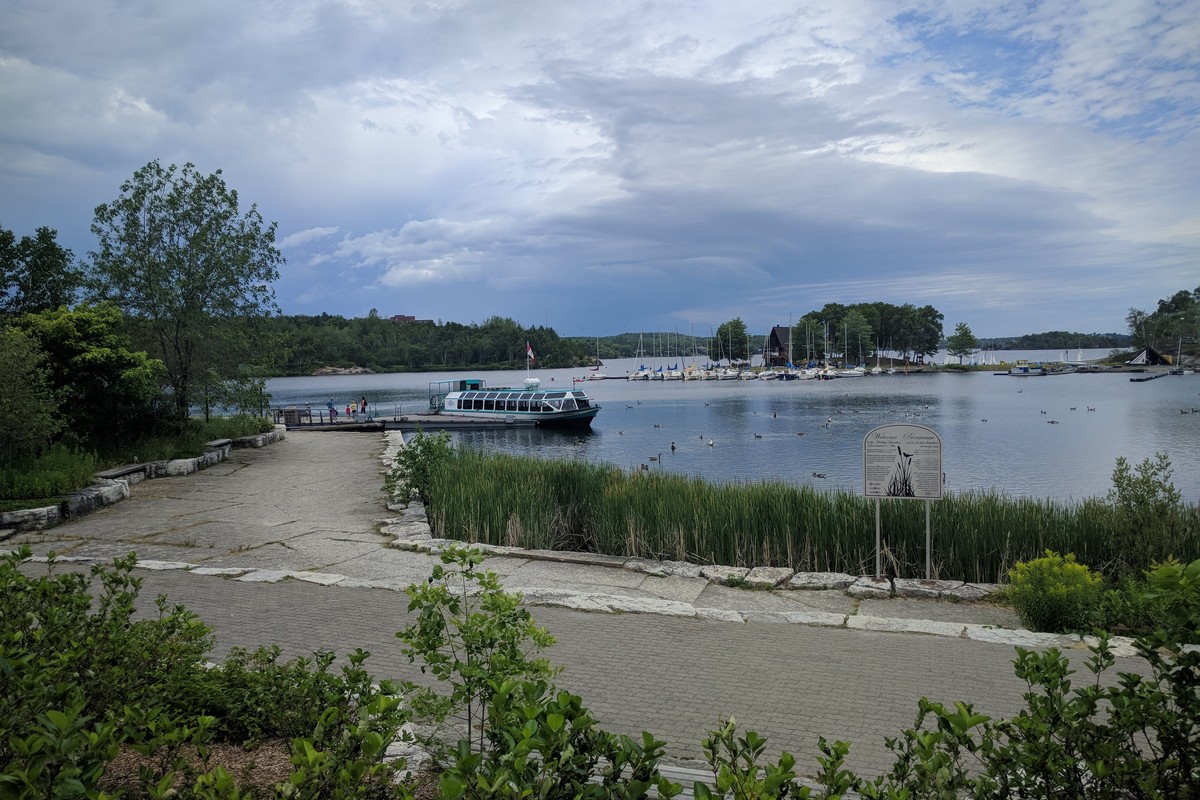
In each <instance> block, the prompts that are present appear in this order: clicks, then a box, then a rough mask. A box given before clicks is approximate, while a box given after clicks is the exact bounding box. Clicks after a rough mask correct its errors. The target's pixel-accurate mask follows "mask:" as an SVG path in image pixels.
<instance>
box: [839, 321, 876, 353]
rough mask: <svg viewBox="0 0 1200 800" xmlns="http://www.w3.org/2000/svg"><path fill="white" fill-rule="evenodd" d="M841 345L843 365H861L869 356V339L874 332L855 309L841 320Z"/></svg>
mask: <svg viewBox="0 0 1200 800" xmlns="http://www.w3.org/2000/svg"><path fill="white" fill-rule="evenodd" d="M841 334H842V336H841V345H842V348H841V349H842V354H843V360H844V361H845V363H847V364H850V363H855V364H862V363H863V362H864V360H865V359H866V357H867V356H869V355H870V354H871V339H872V337H874V335H875V331H873V330H872V329H871V323H870V322H869V321H868V320H867V317H866V315H865V314H863V313H862V312H861V311H859V310H858V309H857V308H853V309H851V310H850V311H848V312H846V316H845V317H844V318H843V319H842V330H841Z"/></svg>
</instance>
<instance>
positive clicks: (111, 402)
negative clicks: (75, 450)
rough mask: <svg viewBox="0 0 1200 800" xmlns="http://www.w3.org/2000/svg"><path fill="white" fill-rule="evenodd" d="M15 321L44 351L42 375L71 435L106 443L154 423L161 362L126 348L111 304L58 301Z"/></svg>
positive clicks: (143, 430) (134, 434)
mask: <svg viewBox="0 0 1200 800" xmlns="http://www.w3.org/2000/svg"><path fill="white" fill-rule="evenodd" d="M18 325H19V326H20V327H21V328H22V329H23V330H25V331H26V332H27V333H28V334H29V335H30V336H31V337H32V338H33V340H34V341H36V342H37V343H38V346H39V347H40V348H41V350H42V351H43V352H45V353H46V356H47V363H46V374H47V381H48V384H49V386H50V387H51V390H52V392H53V393H54V395H55V396H57V397H58V399H59V401H60V402H61V404H62V412H61V414H62V419H63V421H64V423H65V425H66V427H67V429H68V430H69V431H70V432H71V433H72V435H74V436H75V437H77V438H79V439H82V440H85V441H86V442H87V443H88V444H89V445H91V446H93V447H101V448H107V447H111V446H116V445H118V444H120V443H123V442H127V441H130V440H132V439H135V438H137V437H138V436H141V435H143V434H145V433H149V432H151V431H152V430H154V429H155V428H156V427H157V426H158V423H159V422H160V421H161V419H162V408H161V399H162V386H163V380H164V369H163V364H162V362H161V361H158V360H157V359H152V358H150V357H149V356H147V355H146V353H144V352H135V351H133V350H130V349H129V340H128V337H127V336H126V335H125V334H124V332H123V325H122V317H121V312H120V311H119V310H118V309H117V308H116V307H115V306H112V305H100V306H89V305H82V306H80V307H78V308H75V309H73V310H68V309H67V308H65V307H60V308H57V309H54V310H52V311H44V312H42V313H40V314H26V315H25V316H23V317H21V318H20V320H19V321H18Z"/></svg>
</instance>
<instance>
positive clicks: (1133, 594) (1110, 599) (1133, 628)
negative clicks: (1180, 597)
mask: <svg viewBox="0 0 1200 800" xmlns="http://www.w3.org/2000/svg"><path fill="white" fill-rule="evenodd" d="M1164 606H1165V603H1164V602H1163V600H1162V599H1161V598H1159V597H1157V596H1155V594H1154V592H1153V591H1152V590H1151V588H1150V584H1149V583H1148V581H1147V579H1146V578H1145V577H1144V576H1143V577H1136V576H1134V575H1126V576H1125V577H1124V578H1122V579H1120V580H1119V581H1118V582H1117V583H1116V584H1115V585H1113V586H1108V587H1106V588H1105V589H1104V592H1103V594H1102V596H1101V598H1100V614H1101V616H1102V618H1103V627H1104V630H1106V631H1108V632H1109V633H1116V634H1121V635H1124V636H1139V635H1142V634H1146V633H1150V632H1151V631H1153V630H1154V629H1155V628H1156V627H1157V626H1158V625H1161V624H1162V619H1163V614H1164V613H1165V610H1166V609H1165V607H1164Z"/></svg>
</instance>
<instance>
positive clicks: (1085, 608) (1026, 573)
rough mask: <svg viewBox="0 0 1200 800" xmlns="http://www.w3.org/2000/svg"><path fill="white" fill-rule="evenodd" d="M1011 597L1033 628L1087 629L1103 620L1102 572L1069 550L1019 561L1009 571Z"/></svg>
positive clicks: (1018, 611)
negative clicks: (1100, 612)
mask: <svg viewBox="0 0 1200 800" xmlns="http://www.w3.org/2000/svg"><path fill="white" fill-rule="evenodd" d="M1008 576H1009V580H1010V582H1011V583H1010V586H1009V590H1008V596H1009V599H1010V600H1011V601H1012V604H1013V606H1014V607H1015V608H1016V610H1017V614H1018V616H1020V618H1021V622H1022V624H1024V625H1025V626H1026V627H1027V628H1029V629H1030V630H1035V631H1049V632H1053V633H1061V632H1064V631H1086V630H1090V629H1091V628H1092V627H1094V626H1095V625H1097V624H1099V623H1100V622H1101V618H1100V614H1099V611H1100V596H1101V589H1102V586H1103V584H1102V583H1101V580H1100V576H1099V575H1098V574H1096V573H1094V572H1092V571H1091V570H1089V569H1088V568H1087V567H1086V566H1084V565H1083V564H1080V563H1078V562H1076V561H1075V556H1074V554H1072V553H1068V554H1067V555H1066V556H1060V555H1058V554H1057V553H1055V552H1053V551H1050V550H1047V551H1046V555H1045V557H1044V558H1035V559H1033V560H1032V561H1028V562H1018V563H1017V565H1016V566H1015V567H1013V568H1012V569H1011V570H1009V573H1008Z"/></svg>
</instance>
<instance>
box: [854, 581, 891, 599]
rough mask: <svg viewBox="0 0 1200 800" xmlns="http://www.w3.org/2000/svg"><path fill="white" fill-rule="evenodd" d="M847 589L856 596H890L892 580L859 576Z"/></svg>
mask: <svg viewBox="0 0 1200 800" xmlns="http://www.w3.org/2000/svg"><path fill="white" fill-rule="evenodd" d="M846 591H847V592H848V593H849V594H850V595H852V596H854V597H890V596H891V594H892V582H891V581H889V580H887V579H886V578H859V579H858V580H856V581H855V582H854V583H852V584H851V585H850V587H849V588H848V589H846Z"/></svg>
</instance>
